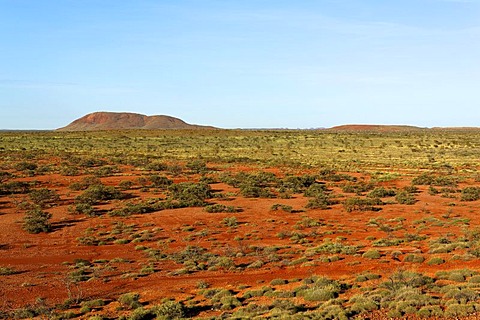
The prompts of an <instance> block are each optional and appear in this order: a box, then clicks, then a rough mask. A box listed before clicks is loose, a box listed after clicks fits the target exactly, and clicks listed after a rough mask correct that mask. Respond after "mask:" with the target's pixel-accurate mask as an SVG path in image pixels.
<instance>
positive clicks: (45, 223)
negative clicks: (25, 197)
mask: <svg viewBox="0 0 480 320" xmlns="http://www.w3.org/2000/svg"><path fill="white" fill-rule="evenodd" d="M51 217H52V214H51V213H48V212H45V211H42V209H40V208H35V209H32V210H29V211H27V212H26V213H25V217H24V218H23V229H24V230H25V231H27V232H29V233H40V232H50V231H51V229H52V225H51V223H50V218H51Z"/></svg>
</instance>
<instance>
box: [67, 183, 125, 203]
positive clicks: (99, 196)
mask: <svg viewBox="0 0 480 320" xmlns="http://www.w3.org/2000/svg"><path fill="white" fill-rule="evenodd" d="M124 197H125V194H123V193H121V192H120V191H119V190H117V189H115V187H112V186H105V185H103V184H98V185H92V186H89V187H88V188H87V189H86V190H85V191H84V192H83V193H82V194H81V195H79V196H78V197H77V198H76V201H77V202H78V203H88V204H92V205H93V204H96V203H99V202H100V201H106V200H113V199H123V198H124Z"/></svg>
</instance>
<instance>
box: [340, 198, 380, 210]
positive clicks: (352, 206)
mask: <svg viewBox="0 0 480 320" xmlns="http://www.w3.org/2000/svg"><path fill="white" fill-rule="evenodd" d="M379 205H383V202H382V200H380V199H378V198H359V197H353V198H348V199H347V200H345V201H344V203H343V207H344V208H345V210H346V211H347V212H352V211H379V210H381V208H379V207H377V206H379Z"/></svg>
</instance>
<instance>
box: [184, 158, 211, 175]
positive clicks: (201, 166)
mask: <svg viewBox="0 0 480 320" xmlns="http://www.w3.org/2000/svg"><path fill="white" fill-rule="evenodd" d="M185 167H186V168H187V169H188V170H190V171H191V172H193V173H205V172H206V171H207V170H208V169H207V163H206V162H205V161H203V160H192V161H189V162H187V164H186V165H185Z"/></svg>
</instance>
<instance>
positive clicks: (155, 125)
mask: <svg viewBox="0 0 480 320" xmlns="http://www.w3.org/2000/svg"><path fill="white" fill-rule="evenodd" d="M121 129H213V127H208V126H199V125H193V124H189V123H186V122H185V121H183V120H181V119H178V118H174V117H170V116H164V115H157V116H146V115H143V114H138V113H129V112H94V113H90V114H87V115H85V116H83V117H81V118H79V119H77V120H75V121H73V122H72V123H70V124H69V125H67V126H65V127H63V128H59V129H57V130H58V131H94V130H121Z"/></svg>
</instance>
